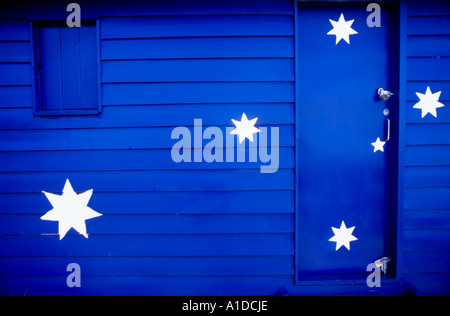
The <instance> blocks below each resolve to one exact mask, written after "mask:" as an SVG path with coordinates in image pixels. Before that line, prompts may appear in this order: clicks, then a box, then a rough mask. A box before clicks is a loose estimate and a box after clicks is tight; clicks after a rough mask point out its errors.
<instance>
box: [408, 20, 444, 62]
mask: <svg viewBox="0 0 450 316" xmlns="http://www.w3.org/2000/svg"><path fill="white" fill-rule="evenodd" d="M449 20H450V18H449ZM447 33H449V32H448V31H447ZM449 35H450V34H446V35H442V36H410V37H409V38H408V55H409V56H411V57H448V56H449V55H450V37H449Z"/></svg>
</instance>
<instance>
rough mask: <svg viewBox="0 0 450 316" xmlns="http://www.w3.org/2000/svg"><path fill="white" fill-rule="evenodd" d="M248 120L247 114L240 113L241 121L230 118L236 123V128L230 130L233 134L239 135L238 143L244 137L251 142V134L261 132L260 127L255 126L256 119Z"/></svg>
mask: <svg viewBox="0 0 450 316" xmlns="http://www.w3.org/2000/svg"><path fill="white" fill-rule="evenodd" d="M257 119H258V118H254V119H252V120H250V121H249V120H248V118H247V115H245V113H242V118H241V121H236V120H233V119H231V121H232V122H233V123H234V125H236V128H235V129H234V130H232V131H231V132H230V134H233V135H239V144H241V143H242V142H243V141H244V140H245V139H246V138H248V139H249V140H250V141H251V142H253V134H255V133H259V132H261V130H260V129H258V128H256V127H255V123H256V120H257Z"/></svg>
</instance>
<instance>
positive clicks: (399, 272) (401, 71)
mask: <svg viewBox="0 0 450 316" xmlns="http://www.w3.org/2000/svg"><path fill="white" fill-rule="evenodd" d="M371 2H374V1H352V0H349V1H345V2H342V3H343V4H357V3H359V4H369V3H371ZM300 4H311V5H333V4H334V5H336V2H335V1H313V0H294V3H293V6H294V8H293V9H294V24H295V26H294V27H295V29H294V34H295V38H294V41H295V43H294V50H295V52H294V56H295V69H294V71H295V122H296V123H295V165H296V168H295V186H294V188H295V189H294V191H295V262H294V269H295V285H324V284H330V283H332V284H334V285H336V284H342V285H345V284H366V278H357V279H345V280H344V279H339V275H338V274H336V275H335V276H336V278H333V275H329V278H327V279H326V280H323V279H311V278H309V277H308V279H302V277H301V275H299V269H298V264H299V242H298V237H299V236H298V235H299V227H298V226H299V225H298V223H299V199H298V187H299V180H300V179H299V168H297V166H298V165H299V163H300V153H299V148H300V146H299V126H298V124H297V122H299V115H300V114H299V111H297V109H298V104H299V103H300V101H301V100H300V96H299V95H298V93H297V91H298V88H299V87H298V85H299V75H300V74H299V71H298V70H297V69H298V57H297V56H298V51H299V50H298V49H299V48H298V32H297V29H298V7H299V5H300ZM383 4H391V5H396V6H397V10H396V11H397V12H396V14H397V16H398V33H397V34H396V36H397V38H398V39H399V41H398V46H397V52H398V55H397V57H398V89H399V93H398V103H399V104H398V106H399V108H398V114H397V117H395V118H394V122H396V123H398V124H394V125H396V130H395V133H396V134H397V135H398V139H396V140H395V141H394V142H393V148H394V153H393V159H395V160H396V161H395V160H394V161H393V164H392V165H393V168H394V171H395V174H394V175H393V180H392V181H393V188H394V191H395V192H392V193H393V195H394V197H395V198H393V200H392V203H391V209H392V211H393V213H394V214H393V216H392V221H393V223H392V226H393V227H391V232H392V235H393V238H396V242H392V246H393V247H395V251H394V253H395V255H396V258H395V265H391V266H390V268H391V269H392V270H391V271H394V273H393V277H392V278H382V280H381V283H386V284H395V283H399V282H401V279H402V277H403V255H402V254H403V238H402V236H403V227H402V223H403V210H404V169H405V163H404V162H405V132H406V61H407V59H406V57H407V46H406V40H407V1H406V0H400V1H399V0H393V1H387V2H383V3H382V4H381V5H383ZM367 14H368V15H369V14H370V13H369V12H368V13H367ZM368 275H369V272H368V273H367V276H368ZM367 276H366V277H367ZM337 280H338V281H337Z"/></svg>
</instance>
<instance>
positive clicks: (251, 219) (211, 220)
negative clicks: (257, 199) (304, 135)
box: [0, 214, 294, 235]
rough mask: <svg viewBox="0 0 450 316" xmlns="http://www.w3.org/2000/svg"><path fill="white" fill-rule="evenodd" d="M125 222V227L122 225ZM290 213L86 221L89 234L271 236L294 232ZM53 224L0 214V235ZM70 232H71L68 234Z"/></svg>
mask: <svg viewBox="0 0 450 316" xmlns="http://www.w3.org/2000/svg"><path fill="white" fill-rule="evenodd" d="M123 223H126V225H123ZM292 223H293V214H252V215H247V214H241V215H236V214H229V215H206V214H205V215H202V216H199V215H197V214H193V215H179V214H174V215H134V214H123V215H111V214H103V217H102V220H101V221H92V222H87V225H89V231H90V234H91V235H97V234H101V235H122V234H131V235H141V234H142V235H143V234H151V235H156V234H272V233H294V229H293V228H294V227H293V225H292ZM56 226H57V225H55V223H53V224H52V223H50V224H49V222H46V221H42V220H40V215H0V234H2V235H22V234H23V232H24V231H26V232H27V234H32V235H36V234H38V235H39V234H45V233H49V232H52V231H53V230H52V228H55V227H56ZM72 233H75V234H76V232H74V231H72Z"/></svg>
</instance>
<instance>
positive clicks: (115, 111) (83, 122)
mask: <svg viewBox="0 0 450 316" xmlns="http://www.w3.org/2000/svg"><path fill="white" fill-rule="evenodd" d="M1 91H2V88H1V87H0V92H1ZM0 107H1V104H0ZM137 113H138V114H137ZM242 113H246V114H247V116H248V117H249V118H254V117H258V120H257V123H256V126H260V124H262V125H274V126H280V125H282V124H293V123H294V122H295V121H294V105H293V104H292V103H236V104H230V103H215V104H189V105H188V106H186V105H185V104H181V105H180V104H173V105H170V106H167V105H138V106H131V105H127V106H125V107H122V106H114V107H105V108H104V109H103V112H102V115H101V117H92V116H91V117H60V118H58V119H51V120H49V119H44V118H38V119H36V118H33V117H32V116H31V115H30V111H29V110H28V109H8V110H2V112H1V115H2V118H3V120H4V121H3V122H2V124H3V126H2V129H4V130H9V129H21V130H23V129H25V130H36V129H38V130H39V129H74V130H78V129H81V128H97V129H99V130H97V131H95V134H97V133H103V132H104V131H101V129H100V128H105V129H106V128H112V127H148V126H152V127H163V126H166V127H167V126H173V127H176V126H187V127H192V126H193V125H194V119H196V118H198V119H199V118H201V119H202V124H203V125H204V126H205V128H206V126H218V125H224V124H228V123H229V125H230V127H231V126H234V124H233V123H232V121H231V118H234V119H240V117H239V116H240V115H241V116H242ZM283 129H284V127H283V126H280V132H282V131H283ZM33 133H43V132H41V131H34V132H33ZM54 133H56V132H54ZM125 133H126V132H125ZM47 134H49V135H45V136H46V137H51V135H52V133H50V132H48V133H47ZM69 135H70V133H69ZM69 135H68V134H66V135H64V137H62V138H65V137H69ZM288 136H289V134H286V135H284V136H283V137H280V143H281V144H283V143H284V141H285V139H286V137H288ZM26 137H32V136H31V135H27V136H26ZM46 137H43V138H41V140H43V139H44V138H46ZM79 137H80V136H79ZM5 139H6V137H5ZM28 143H33V144H35V143H34V142H31V141H30V142H28Z"/></svg>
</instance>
